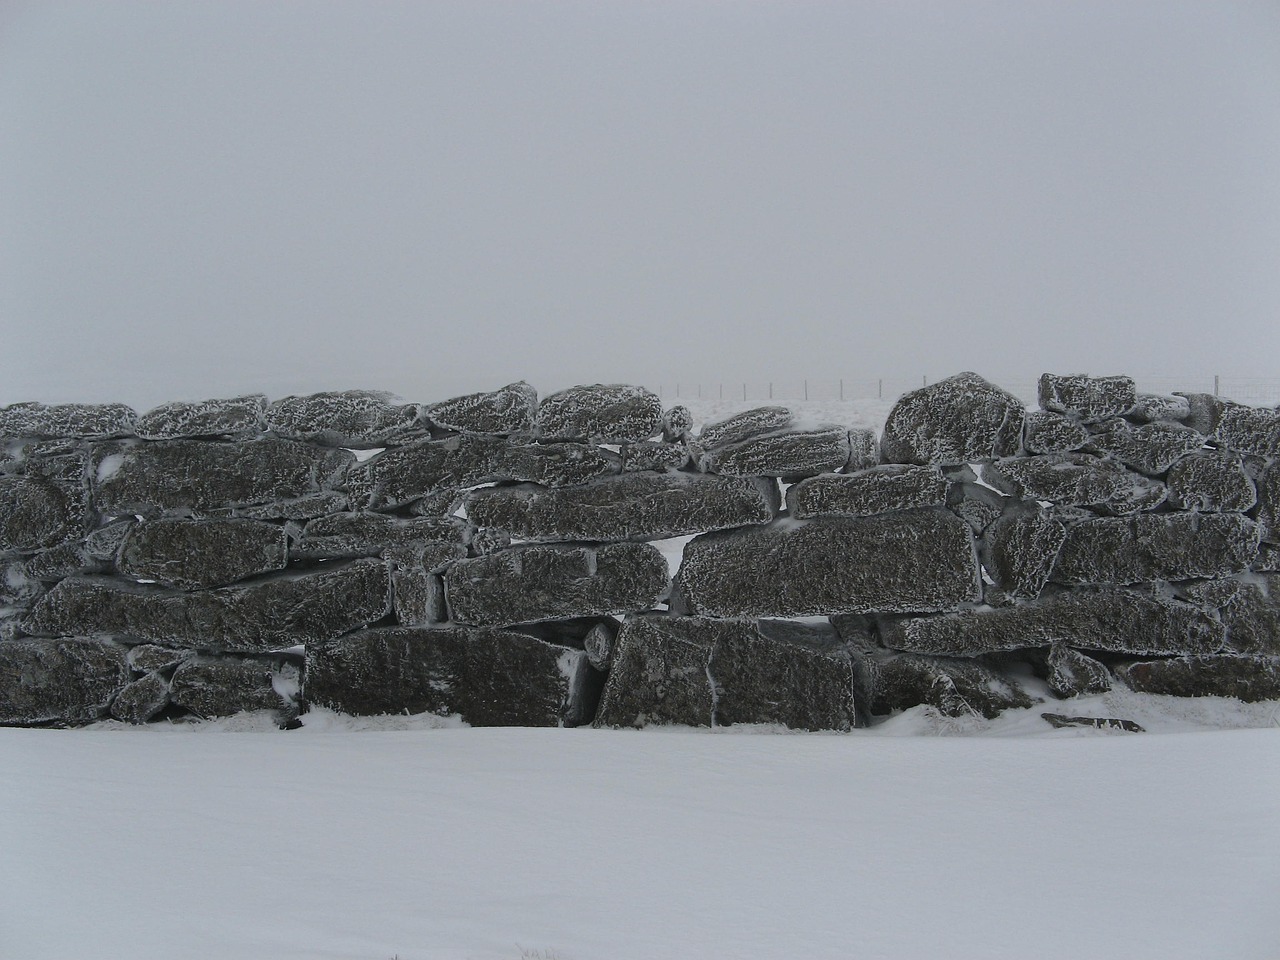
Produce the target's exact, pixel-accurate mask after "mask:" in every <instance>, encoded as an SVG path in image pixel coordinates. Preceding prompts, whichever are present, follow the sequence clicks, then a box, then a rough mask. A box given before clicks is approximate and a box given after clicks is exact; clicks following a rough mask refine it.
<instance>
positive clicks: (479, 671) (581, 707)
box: [303, 626, 603, 727]
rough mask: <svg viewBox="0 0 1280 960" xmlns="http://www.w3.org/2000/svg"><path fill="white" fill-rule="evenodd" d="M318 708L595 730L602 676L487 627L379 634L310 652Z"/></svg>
mask: <svg viewBox="0 0 1280 960" xmlns="http://www.w3.org/2000/svg"><path fill="white" fill-rule="evenodd" d="M305 677H306V680H305V684H304V688H303V690H304V694H305V697H306V699H307V701H308V702H309V703H311V704H313V705H317V706H322V707H328V708H330V709H332V710H337V711H339V712H341V713H348V714H355V715H357V716H367V715H375V714H397V713H434V714H437V715H440V716H449V715H451V714H456V715H458V716H459V717H461V719H463V720H465V721H466V722H467V723H470V724H471V725H472V726H477V727H488V726H520V727H555V726H577V725H579V724H583V723H590V722H591V719H592V717H593V716H594V715H595V709H596V704H597V702H598V701H599V696H600V688H601V685H602V680H603V677H602V675H601V674H600V673H599V671H597V670H595V669H594V668H593V667H592V666H591V663H590V661H589V660H588V659H587V655H586V653H584V652H583V651H581V650H574V649H570V648H568V647H562V646H557V645H555V644H551V643H546V642H545V641H543V640H539V639H537V638H536V637H531V636H528V635H526V634H522V633H515V632H513V631H509V630H497V629H494V628H491V627H457V626H441V627H382V628H377V629H373V630H362V631H360V632H358V633H352V634H348V635H347V636H345V637H341V638H339V639H337V640H334V641H332V642H330V643H324V644H317V645H315V646H312V647H308V648H307V669H306V673H305Z"/></svg>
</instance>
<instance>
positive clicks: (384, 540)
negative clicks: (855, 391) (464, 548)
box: [289, 512, 471, 559]
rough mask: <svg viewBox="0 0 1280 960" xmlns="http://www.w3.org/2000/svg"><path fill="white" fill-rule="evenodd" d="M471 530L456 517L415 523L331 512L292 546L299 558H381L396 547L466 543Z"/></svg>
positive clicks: (307, 528) (305, 529)
mask: <svg viewBox="0 0 1280 960" xmlns="http://www.w3.org/2000/svg"><path fill="white" fill-rule="evenodd" d="M470 539H471V528H470V526H469V525H468V524H467V523H466V521H464V520H459V519H457V518H455V517H417V518H414V519H412V520H410V519H403V518H400V517H389V516H387V515H386V514H384V513H368V512H361V513H331V514H329V515H328V516H326V517H318V518H316V519H315V520H309V521H307V524H306V526H305V527H303V528H302V531H301V533H300V534H299V535H298V536H296V537H295V539H294V541H293V543H292V544H291V545H290V547H289V553H290V554H291V555H292V556H293V557H295V558H305V559H315V558H320V557H329V558H337V557H380V556H384V555H385V554H386V551H387V550H388V549H390V548H395V547H412V546H414V545H421V546H422V547H423V548H424V549H425V548H426V546H427V545H429V544H466V543H468V542H469V541H470Z"/></svg>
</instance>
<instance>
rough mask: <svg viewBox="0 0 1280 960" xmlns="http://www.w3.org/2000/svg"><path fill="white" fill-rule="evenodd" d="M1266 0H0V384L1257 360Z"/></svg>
mask: <svg viewBox="0 0 1280 960" xmlns="http://www.w3.org/2000/svg"><path fill="white" fill-rule="evenodd" d="M1278 172H1280V6H1278V5H1276V4H1274V3H1271V2H1259V3H1230V2H1227V3H1214V4H1206V3H1199V2H1196V3H1183V2H1169V0H1159V2H1126V3H1114V2H1070V3H1066V2H1063V3H1046V2H1027V0H1014V2H977V3H965V4H960V3H953V2H942V0H937V2H904V3H896V2H894V3H890V2H883V3H811V2H777V3H763V2H743V3H729V2H725V0H671V2H645V3H640V2H631V3H624V2H617V3H614V2H610V3H586V2H582V3H574V2H541V0H532V2H457V3H425V2H411V3H379V4H367V3H348V4H335V3H306V4H302V3H264V2H260V0H254V2H246V3H231V2H219V3H216V4H213V3H203V2H200V3H190V2H188V3H183V2H171V3H164V4H159V3H136V2H129V0H119V2H113V3H110V4H104V3H100V2H91V3H81V2H69V3H67V2H57V3H55V2H47V0H42V2H29V3H23V2H13V0H10V2H8V3H6V4H4V5H3V6H0V334H2V336H0V345H2V349H3V358H4V361H5V362H4V367H3V376H2V377H0V402H13V401H17V400H27V399H40V400H45V401H49V402H54V401H65V400H123V401H125V402H129V403H132V404H134V405H135V406H138V407H139V408H146V407H148V406H150V405H153V404H155V403H158V402H160V401H163V400H169V399H199V398H203V397H213V396H223V395H229V394H233V393H240V392H246V391H261V392H266V393H268V394H269V395H271V396H280V395H283V394H286V393H295V392H305V391H312V390H321V389H340V388H347V387H369V388H381V389H387V390H392V391H394V392H397V393H400V394H402V395H403V396H405V397H407V398H409V399H412V400H419V401H429V400H435V399H441V398H444V397H447V396H451V395H454V394H458V393H463V392H469V391H472V390H480V389H488V388H491V387H496V386H498V385H500V384H503V383H506V382H509V381H511V380H515V379H521V378H523V379H527V380H529V381H530V382H532V383H534V384H535V385H536V386H538V387H539V388H540V389H542V390H543V391H544V392H547V391H549V390H552V389H555V388H558V387H563V386H566V385H569V384H571V383H576V382H595V381H603V382H631V383H643V384H648V385H651V386H655V387H656V386H657V385H658V384H661V383H667V384H670V383H673V382H675V381H677V380H682V379H683V380H684V381H685V382H686V383H689V382H693V381H697V380H700V381H706V382H715V381H728V382H740V381H745V380H752V381H762V380H785V379H799V378H802V377H810V378H814V379H818V380H822V379H828V380H834V379H835V378H838V377H848V378H875V377H905V378H911V379H913V380H919V379H920V378H921V377H922V376H924V377H928V378H929V379H931V380H932V379H935V378H937V377H941V376H945V375H947V374H950V373H954V372H957V371H960V370H965V369H973V370H977V371H979V372H981V373H984V374H985V375H987V376H989V377H991V378H992V379H996V380H999V379H1001V378H1002V377H1019V378H1025V377H1030V376H1034V375H1036V374H1038V373H1039V372H1041V371H1042V370H1053V371H1057V372H1073V371H1083V372H1092V373H1117V372H1127V373H1132V374H1135V375H1138V376H1143V375H1159V376H1166V377H1176V376H1181V375H1188V376H1190V375H1201V374H1204V373H1223V374H1229V375H1250V376H1275V375H1277V374H1280V371H1277V366H1278V364H1277V360H1278V359H1280V322H1277V321H1278V318H1280V270H1278V269H1277V265H1280V175H1278Z"/></svg>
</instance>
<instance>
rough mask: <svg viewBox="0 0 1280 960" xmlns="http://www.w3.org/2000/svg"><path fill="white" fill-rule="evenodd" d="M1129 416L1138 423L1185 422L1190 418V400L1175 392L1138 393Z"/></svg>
mask: <svg viewBox="0 0 1280 960" xmlns="http://www.w3.org/2000/svg"><path fill="white" fill-rule="evenodd" d="M1129 417H1130V418H1131V419H1133V420H1136V421H1137V422H1139V423H1156V422H1158V421H1163V422H1165V423H1186V422H1187V421H1188V420H1190V419H1191V401H1190V400H1188V399H1187V398H1186V397H1185V396H1178V395H1176V394H1175V395H1173V396H1165V395H1164V394H1159V393H1140V394H1138V402H1137V404H1135V405H1134V408H1133V409H1132V410H1130V411H1129Z"/></svg>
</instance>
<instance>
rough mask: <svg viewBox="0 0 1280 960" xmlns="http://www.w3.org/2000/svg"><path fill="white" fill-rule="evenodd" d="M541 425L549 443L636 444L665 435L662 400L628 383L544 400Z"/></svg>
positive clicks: (564, 392) (597, 386) (578, 390)
mask: <svg viewBox="0 0 1280 960" xmlns="http://www.w3.org/2000/svg"><path fill="white" fill-rule="evenodd" d="M537 426H538V432H539V434H540V435H541V436H542V437H543V439H546V440H585V441H590V442H592V443H634V442H635V441H637V440H648V439H650V438H652V437H654V436H657V435H658V434H660V433H661V432H662V401H661V400H659V399H658V396H657V394H655V393H652V392H651V391H649V390H646V389H645V388H644V387H635V386H629V385H626V384H602V383H597V384H594V385H591V386H577V387H570V388H569V389H568V390H561V391H560V392H559V393H553V394H551V395H550V396H549V397H544V398H543V399H542V403H541V404H540V405H539V406H538V414H537Z"/></svg>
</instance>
